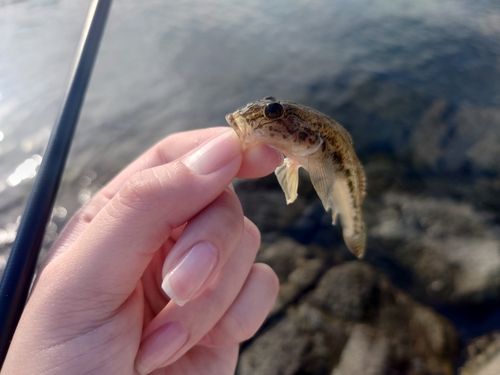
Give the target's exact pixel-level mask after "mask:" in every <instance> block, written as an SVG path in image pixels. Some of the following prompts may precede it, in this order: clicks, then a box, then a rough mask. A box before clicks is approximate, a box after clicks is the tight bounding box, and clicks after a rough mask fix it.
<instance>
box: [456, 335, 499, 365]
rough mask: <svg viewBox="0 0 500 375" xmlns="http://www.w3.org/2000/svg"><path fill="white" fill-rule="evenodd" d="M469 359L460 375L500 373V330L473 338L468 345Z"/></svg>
mask: <svg viewBox="0 0 500 375" xmlns="http://www.w3.org/2000/svg"><path fill="white" fill-rule="evenodd" d="M467 355H468V358H467V361H466V362H465V364H464V366H463V367H462V368H460V371H459V373H460V375H498V373H499V372H500V370H499V369H500V332H492V333H490V334H487V335H484V336H481V337H478V338H476V339H475V340H473V341H472V342H471V343H470V344H469V345H468V346H467Z"/></svg>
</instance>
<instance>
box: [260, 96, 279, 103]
mask: <svg viewBox="0 0 500 375" xmlns="http://www.w3.org/2000/svg"><path fill="white" fill-rule="evenodd" d="M262 100H269V101H271V102H275V101H276V98H275V97H274V96H266V97H265V98H264V99H262Z"/></svg>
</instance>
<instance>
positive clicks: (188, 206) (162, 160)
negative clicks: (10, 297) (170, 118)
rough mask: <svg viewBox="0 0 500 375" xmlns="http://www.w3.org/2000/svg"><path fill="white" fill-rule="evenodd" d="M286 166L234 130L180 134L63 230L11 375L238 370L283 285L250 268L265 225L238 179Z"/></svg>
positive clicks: (15, 347) (13, 356) (33, 298)
mask: <svg viewBox="0 0 500 375" xmlns="http://www.w3.org/2000/svg"><path fill="white" fill-rule="evenodd" d="M200 144H201V146H200ZM280 161H281V156H280V155H279V154H278V153H277V152H276V151H274V150H272V149H270V148H269V147H267V146H264V145H257V146H255V147H254V148H251V149H248V150H245V152H243V151H242V150H241V143H240V141H239V139H238V138H237V136H236V134H235V133H234V132H233V131H232V130H229V129H227V128H215V129H203V130H197V131H192V132H185V133H179V134H175V135H172V136H170V137H168V138H166V139H164V140H163V141H162V142H160V143H159V144H157V145H156V146H155V147H153V148H152V149H151V150H149V151H148V152H147V153H145V154H144V155H142V156H141V157H139V158H138V159H137V160H136V161H135V162H134V163H133V164H131V165H130V166H129V167H127V168H126V169H125V170H124V171H123V172H121V173H120V174H119V175H118V176H117V177H116V178H115V179H114V180H113V181H112V182H110V183H109V184H108V185H107V186H106V187H105V188H103V189H102V191H100V192H99V193H98V194H97V195H96V196H95V197H94V198H93V199H92V200H91V201H90V202H89V203H88V204H87V205H86V206H84V207H83V208H82V209H81V210H80V211H79V212H78V213H77V214H76V215H75V216H74V217H73V218H72V219H71V221H70V222H69V223H68V225H67V226H66V228H65V229H64V231H63V232H62V233H61V235H60V236H59V238H58V240H57V241H56V243H55V244H54V246H53V248H52V249H51V251H50V252H49V255H48V256H47V259H46V261H45V263H44V265H43V266H42V268H41V271H40V273H39V276H38V278H37V281H36V284H35V286H34V288H33V290H32V293H31V295H30V298H29V301H28V303H27V305H26V308H25V310H24V313H23V315H22V317H21V320H20V322H19V325H18V327H17V330H16V333H15V335H14V338H13V341H12V344H11V347H10V350H9V353H8V355H7V358H6V361H5V363H4V366H3V369H2V374H84V373H85V374H90V373H92V374H147V373H151V372H153V371H154V374H167V373H168V374H204V375H206V374H218V375H219V374H232V373H234V369H235V366H236V361H237V356H238V344H239V343H240V342H241V341H243V340H246V339H248V338H249V337H251V336H252V335H253V334H254V333H255V332H256V330H257V329H258V327H259V326H260V325H261V324H262V322H263V321H264V319H265V317H266V315H267V313H268V312H269V310H270V309H271V308H272V306H273V303H274V300H275V298H276V294H277V291H278V281H277V278H276V275H275V274H274V272H273V271H272V270H271V269H270V268H269V267H268V266H266V265H263V264H253V261H254V258H255V255H256V252H257V250H258V247H259V244H260V237H259V236H260V235H259V231H258V229H257V228H256V227H255V226H254V225H253V224H252V223H251V222H250V221H249V220H248V219H246V218H244V216H243V212H242V209H241V205H240V203H239V200H238V198H237V197H236V195H235V194H234V192H233V190H232V188H231V187H230V183H231V181H232V179H233V178H234V177H235V176H239V177H259V176H263V175H266V174H269V173H271V172H272V171H273V170H274V169H275V168H276V166H277V165H278V164H279V163H280ZM186 223H187V224H186ZM165 276H167V277H165ZM164 278H165V279H164ZM162 280H163V281H162ZM162 283H163V284H162ZM161 285H163V288H164V289H165V290H167V291H168V296H167V295H166V294H165V293H164V291H163V290H162V288H161Z"/></svg>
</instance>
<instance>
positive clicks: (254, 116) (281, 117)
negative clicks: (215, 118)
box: [226, 96, 323, 156]
mask: <svg viewBox="0 0 500 375" xmlns="http://www.w3.org/2000/svg"><path fill="white" fill-rule="evenodd" d="M301 110H302V109H301V106H300V105H299V104H296V103H293V102H286V101H279V100H276V98H274V97H272V96H266V97H265V98H264V99H261V100H257V101H255V102H252V103H248V104H246V105H245V106H243V107H241V108H238V109H237V110H236V111H234V112H233V113H230V114H228V115H226V121H227V122H228V124H229V125H230V126H231V127H232V128H233V129H234V130H235V131H236V134H237V135H238V136H239V138H240V139H241V140H242V142H243V144H244V145H245V146H248V145H250V144H254V143H258V142H263V143H266V144H268V145H271V146H273V147H275V148H277V149H278V150H280V151H282V152H283V153H284V154H285V155H287V156H290V155H295V156H307V155H310V154H312V153H315V152H316V151H318V149H319V148H320V146H321V145H322V143H323V139H322V137H321V135H320V133H319V131H318V130H317V129H315V128H314V127H312V126H311V125H310V124H309V123H308V122H307V121H304V119H303V118H302V117H303V116H301V114H300V112H301Z"/></svg>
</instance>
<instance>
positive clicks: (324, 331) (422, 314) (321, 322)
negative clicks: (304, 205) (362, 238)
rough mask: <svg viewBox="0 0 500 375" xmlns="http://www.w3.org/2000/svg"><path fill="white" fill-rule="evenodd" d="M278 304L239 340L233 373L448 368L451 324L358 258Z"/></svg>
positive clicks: (446, 374)
mask: <svg viewBox="0 0 500 375" xmlns="http://www.w3.org/2000/svg"><path fill="white" fill-rule="evenodd" d="M279 246H283V244H280V245H279ZM269 247H272V245H269ZM304 254H305V252H304V251H303V250H302V252H301V254H300V255H299V256H298V257H297V258H296V259H303V256H304ZM299 263H300V262H299ZM298 268H300V265H299V267H297V269H298ZM294 272H296V269H295V270H292V271H290V272H289V273H288V277H285V278H284V277H283V276H285V273H282V275H281V277H280V278H281V279H282V283H283V284H287V283H290V277H291V275H293V273H294ZM292 279H293V278H292ZM283 293H286V292H283V291H280V298H282V294H283ZM281 304H282V307H281V309H280V311H279V312H277V313H275V315H274V316H273V317H272V318H271V319H270V321H269V322H268V323H267V324H265V325H264V328H263V330H262V331H261V332H260V333H258V334H257V336H256V337H255V338H254V339H252V340H251V341H250V342H249V343H248V344H246V345H245V346H244V348H243V350H242V353H241V356H240V362H239V365H238V371H237V373H238V374H240V375H246V374H298V373H304V374H332V375H342V374H348V375H357V374H364V375H366V374H368V375H383V374H387V373H411V374H415V375H416V374H422V375H423V374H429V375H430V374H443V375H451V374H453V368H454V360H455V355H456V350H457V336H456V333H455V330H454V328H453V326H452V325H451V324H450V323H449V322H448V321H447V320H446V319H444V318H443V317H441V316H439V315H438V314H436V313H435V312H433V311H432V310H431V309H429V308H427V307H424V306H423V305H421V304H419V303H417V302H415V301H414V300H412V299H411V298H410V297H409V296H408V295H406V294H405V293H403V292H402V291H400V290H398V289H397V288H395V287H394V286H393V285H392V284H391V283H390V281H389V280H388V278H387V277H386V276H384V275H382V274H381V273H380V272H378V271H376V270H375V269H374V268H373V267H371V266H370V265H368V264H366V263H363V262H358V261H353V262H347V263H344V264H341V265H336V266H333V267H331V268H329V269H328V270H327V271H326V272H325V273H324V274H322V276H321V278H320V279H319V280H318V282H317V283H315V285H313V287H310V288H309V290H306V291H305V293H303V294H301V295H298V296H296V298H295V300H294V301H293V302H290V303H288V304H286V303H283V301H282V302H281ZM367 371H370V372H367ZM394 371H396V372H394Z"/></svg>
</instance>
